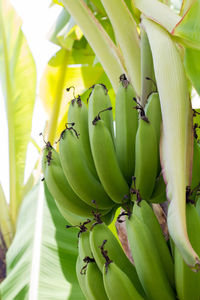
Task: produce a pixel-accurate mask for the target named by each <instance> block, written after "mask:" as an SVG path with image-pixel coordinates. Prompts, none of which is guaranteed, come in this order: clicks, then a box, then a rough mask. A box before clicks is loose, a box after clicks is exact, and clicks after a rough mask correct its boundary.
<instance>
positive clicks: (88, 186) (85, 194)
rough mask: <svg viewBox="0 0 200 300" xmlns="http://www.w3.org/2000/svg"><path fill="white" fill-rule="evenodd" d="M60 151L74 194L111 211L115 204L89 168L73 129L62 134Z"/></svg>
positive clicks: (92, 204)
mask: <svg viewBox="0 0 200 300" xmlns="http://www.w3.org/2000/svg"><path fill="white" fill-rule="evenodd" d="M59 151H60V160H61V164H62V168H63V171H64V174H65V176H66V178H67V180H68V181H69V183H70V185H71V187H72V189H73V190H74V192H75V193H76V194H77V195H78V196H79V197H80V198H81V199H82V200H83V201H84V202H85V203H87V204H88V205H91V206H93V207H96V206H97V207H98V208H100V209H101V208H102V209H111V208H112V207H113V206H114V202H113V201H112V200H111V199H110V198H109V196H108V195H107V194H106V192H105V191H104V189H103V187H102V185H101V183H100V182H99V181H98V180H97V179H96V177H94V175H93V174H92V172H91V171H90V169H89V168H88V165H87V162H86V161H85V159H84V156H83V155H82V148H81V143H80V140H79V137H78V134H77V132H76V131H75V129H74V128H73V127H70V128H69V129H66V130H65V131H64V132H62V134H61V139H60V143H59ZM93 200H95V203H93Z"/></svg>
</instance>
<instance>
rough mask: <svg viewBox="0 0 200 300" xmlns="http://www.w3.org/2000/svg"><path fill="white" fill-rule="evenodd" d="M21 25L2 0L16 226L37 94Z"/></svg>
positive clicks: (1, 71) (1, 43) (0, 77)
mask: <svg viewBox="0 0 200 300" xmlns="http://www.w3.org/2000/svg"><path fill="white" fill-rule="evenodd" d="M21 26H22V22H21V19H20V18H19V17H18V15H17V14H16V13H15V10H14V9H13V7H12V5H11V4H10V2H9V1H8V0H6V1H5V0H0V66H1V68H0V84H1V87H2V91H3V95H4V100H5V107H6V114H7V121H8V136H9V137H8V140H9V167H10V174H9V176H10V210H11V218H12V221H13V223H15V221H16V218H17V214H18V209H19V207H20V204H21V200H22V189H23V184H24V167H25V160H26V151H27V145H28V142H29V139H30V133H31V125H32V114H33V108H34V102H35V93H36V68H35V63H34V60H33V57H32V54H31V52H30V49H29V47H28V44H27V41H26V39H25V37H24V34H23V32H22V30H21ZM22 120H23V122H22Z"/></svg>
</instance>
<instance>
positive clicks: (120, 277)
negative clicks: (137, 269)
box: [103, 262, 144, 300]
mask: <svg viewBox="0 0 200 300" xmlns="http://www.w3.org/2000/svg"><path fill="white" fill-rule="evenodd" d="M103 282H104V286H105V290H106V293H107V295H108V298H109V300H116V299H123V300H142V299H144V298H143V297H142V296H141V295H140V294H139V293H138V291H137V290H136V288H135V287H134V285H133V284H132V282H131V281H130V279H129V277H128V276H127V274H126V273H124V272H123V271H122V270H121V269H120V268H119V267H118V266H117V265H116V264H115V262H111V263H110V264H109V265H108V266H106V265H105V264H104V268H103Z"/></svg>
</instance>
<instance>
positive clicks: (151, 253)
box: [126, 212, 175, 300]
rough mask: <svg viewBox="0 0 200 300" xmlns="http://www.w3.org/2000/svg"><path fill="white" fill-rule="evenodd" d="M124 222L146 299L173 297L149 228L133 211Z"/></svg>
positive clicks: (166, 299) (154, 299)
mask: <svg viewBox="0 0 200 300" xmlns="http://www.w3.org/2000/svg"><path fill="white" fill-rule="evenodd" d="M126 224H127V235H128V240H129V243H130V248H131V252H132V256H133V259H134V263H135V268H136V270H137V273H138V276H139V278H140V282H141V284H142V286H143V288H144V291H145V293H146V295H147V297H148V299H150V300H160V299H165V300H172V299H175V295H174V292H173V290H172V288H171V285H170V283H169V281H168V278H167V275H166V272H165V269H164V268H163V263H162V261H161V259H160V255H159V252H158V249H157V247H156V245H155V241H154V238H153V235H152V233H151V231H150V229H149V228H148V226H147V225H146V224H145V223H144V222H143V221H141V219H140V218H139V217H138V216H137V215H136V214H135V213H134V212H133V214H132V215H131V216H130V217H129V219H128V220H127V222H126Z"/></svg>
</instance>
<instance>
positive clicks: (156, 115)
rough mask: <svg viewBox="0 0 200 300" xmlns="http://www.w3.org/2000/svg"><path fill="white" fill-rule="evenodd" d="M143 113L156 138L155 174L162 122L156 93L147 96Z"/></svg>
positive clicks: (158, 168) (159, 168) (158, 167)
mask: <svg viewBox="0 0 200 300" xmlns="http://www.w3.org/2000/svg"><path fill="white" fill-rule="evenodd" d="M145 114H146V117H147V118H148V120H149V122H150V123H151V124H152V126H153V128H154V130H155V133H156V138H157V144H156V145H157V147H158V150H157V151H158V165H157V175H158V174H159V173H160V171H161V166H160V155H159V147H160V131H161V122H162V113H161V107H160V98H159V95H158V93H156V92H154V93H152V94H151V95H150V96H149V98H148V102H147V104H146V106H145Z"/></svg>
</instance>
